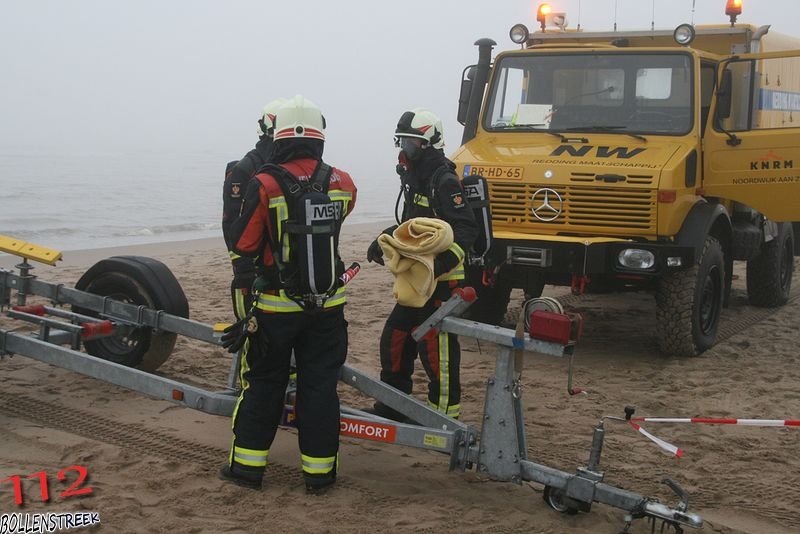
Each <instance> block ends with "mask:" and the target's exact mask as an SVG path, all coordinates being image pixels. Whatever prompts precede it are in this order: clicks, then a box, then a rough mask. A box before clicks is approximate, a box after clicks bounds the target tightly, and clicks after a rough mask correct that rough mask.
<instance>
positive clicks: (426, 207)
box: [367, 109, 478, 421]
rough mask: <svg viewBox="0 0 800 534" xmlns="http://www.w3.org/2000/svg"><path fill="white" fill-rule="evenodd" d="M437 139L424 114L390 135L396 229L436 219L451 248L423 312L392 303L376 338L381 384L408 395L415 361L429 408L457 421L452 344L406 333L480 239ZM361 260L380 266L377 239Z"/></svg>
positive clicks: (446, 290) (454, 279)
mask: <svg viewBox="0 0 800 534" xmlns="http://www.w3.org/2000/svg"><path fill="white" fill-rule="evenodd" d="M442 136H443V132H442V122H441V120H439V118H438V117H437V116H436V115H434V114H433V113H431V112H430V111H427V110H424V109H415V110H413V111H407V112H405V113H403V115H402V116H401V117H400V121H399V122H398V124H397V129H396V130H395V145H396V146H397V147H398V148H400V153H399V158H398V159H399V165H398V166H397V172H398V174H400V181H401V194H402V195H403V197H404V207H403V213H402V217H401V218H400V219H399V220H398V223H402V222H404V221H406V220H408V219H411V218H413V217H435V218H438V219H442V220H444V221H446V222H448V223H449V224H450V226H452V228H453V236H454V241H453V245H452V246H451V247H450V249H449V250H447V251H445V252H443V253H441V254H439V255H438V256H437V257H436V258H435V260H434V276H436V277H438V278H439V283H438V284H437V287H436V290H435V291H434V294H433V296H432V297H431V298H430V299H429V300H428V301H427V302H426V303H425V305H424V306H423V307H422V308H411V307H408V306H403V305H400V304H396V305H395V307H394V309H393V310H392V312H391V314H390V315H389V318H388V319H387V321H386V325H385V326H384V329H383V333H382V334H381V340H380V357H381V380H382V381H383V382H386V383H387V384H390V385H391V386H394V387H395V388H397V389H399V390H400V391H403V392H404V393H408V394H410V393H411V389H412V379H411V375H412V374H413V372H414V361H415V360H416V358H417V355H419V358H420V360H421V361H422V365H423V367H424V368H425V372H426V374H427V375H428V379H429V382H428V404H429V405H430V406H431V407H432V408H434V409H436V410H437V411H439V412H442V413H444V414H447V415H449V416H451V417H458V416H459V415H460V410H461V406H460V401H461V384H460V379H459V365H460V360H461V351H460V347H459V344H458V338H457V337H456V336H455V335H452V334H447V333H437V332H433V331H432V333H431V334H430V335H428V336H426V337H424V338H423V339H421V340H420V341H419V342H417V341H414V338H412V337H411V332H412V330H414V328H416V327H417V326H419V324H420V323H422V321H423V320H424V319H426V318H427V317H428V316H430V315H431V313H433V312H434V310H435V309H436V308H437V307H438V306H439V305H440V304H441V302H442V301H445V300H447V299H448V298H450V294H451V292H452V290H453V289H454V288H455V287H457V286H458V285H460V284H461V283H462V280H463V279H464V260H465V255H466V251H469V250H470V249H471V248H472V245H473V242H474V241H475V239H476V237H477V235H478V226H477V224H476V222H475V216H474V214H473V212H472V210H471V209H470V208H469V207H468V206H467V203H466V200H465V198H464V194H463V191H462V189H461V184H460V182H459V180H458V177H457V176H456V174H455V172H454V169H455V165H454V164H453V163H452V162H451V161H450V160H448V159H447V158H446V157H445V155H444V152H443V150H442V147H443V146H444V138H443V137H442ZM398 201H399V199H398ZM395 228H396V227H390V228H387V229H386V230H384V233H391V232H392V231H394V229H395ZM367 260H368V261H371V262H373V261H374V262H376V263H379V264H381V265H383V263H384V262H383V251H382V250H381V247H380V245H379V244H378V241H377V239H376V240H375V241H373V242H372V244H371V245H370V246H369V249H368V251H367ZM367 411H369V412H371V413H375V414H377V415H380V416H382V417H387V418H390V419H396V420H400V421H402V420H404V419H405V418H404V416H402V414H400V413H398V412H396V411H395V410H393V409H391V408H389V407H388V406H386V405H385V404H383V403H381V402H376V403H375V405H374V406H373V408H371V409H368V410H367Z"/></svg>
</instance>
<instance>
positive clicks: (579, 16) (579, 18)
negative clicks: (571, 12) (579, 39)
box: [578, 0, 581, 31]
mask: <svg viewBox="0 0 800 534" xmlns="http://www.w3.org/2000/svg"><path fill="white" fill-rule="evenodd" d="M578 31H581V0H578Z"/></svg>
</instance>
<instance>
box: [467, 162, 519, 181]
mask: <svg viewBox="0 0 800 534" xmlns="http://www.w3.org/2000/svg"><path fill="white" fill-rule="evenodd" d="M474 175H480V176H483V177H484V178H510V179H512V180H519V179H521V178H522V167H511V166H506V165H464V177H467V176H474Z"/></svg>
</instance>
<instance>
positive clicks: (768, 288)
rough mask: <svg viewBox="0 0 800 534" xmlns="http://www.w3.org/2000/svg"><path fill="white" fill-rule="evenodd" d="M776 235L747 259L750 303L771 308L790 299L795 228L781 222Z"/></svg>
mask: <svg viewBox="0 0 800 534" xmlns="http://www.w3.org/2000/svg"><path fill="white" fill-rule="evenodd" d="M781 226H782V228H781V230H780V232H778V236H777V237H776V238H775V239H773V240H772V241H770V242H768V243H764V244H762V245H761V252H760V253H759V254H758V256H756V257H755V258H753V259H752V260H750V261H748V262H747V299H748V300H749V301H750V304H752V305H753V306H760V307H764V308H772V307H775V306H783V305H784V304H786V302H787V301H788V300H789V292H790V291H791V289H792V274H793V273H794V232H793V231H792V226H791V225H790V224H782V225H781Z"/></svg>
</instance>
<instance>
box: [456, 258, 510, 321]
mask: <svg viewBox="0 0 800 534" xmlns="http://www.w3.org/2000/svg"><path fill="white" fill-rule="evenodd" d="M481 275H482V271H481V270H480V269H473V268H470V269H468V271H467V285H470V286H472V287H473V288H475V293H476V294H477V295H478V300H476V301H475V302H474V303H473V304H472V306H470V307H469V308H467V311H466V312H465V313H464V318H466V319H471V320H473V321H478V322H479V323H486V324H492V325H499V324H500V323H502V322H503V318H504V317H505V314H506V309H507V308H508V301H509V300H511V284H510V283H507V280H506V279H504V278H503V277H498V279H497V281H496V282H495V284H494V286H492V287H488V286H485V285H483V282H482V280H481Z"/></svg>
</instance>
